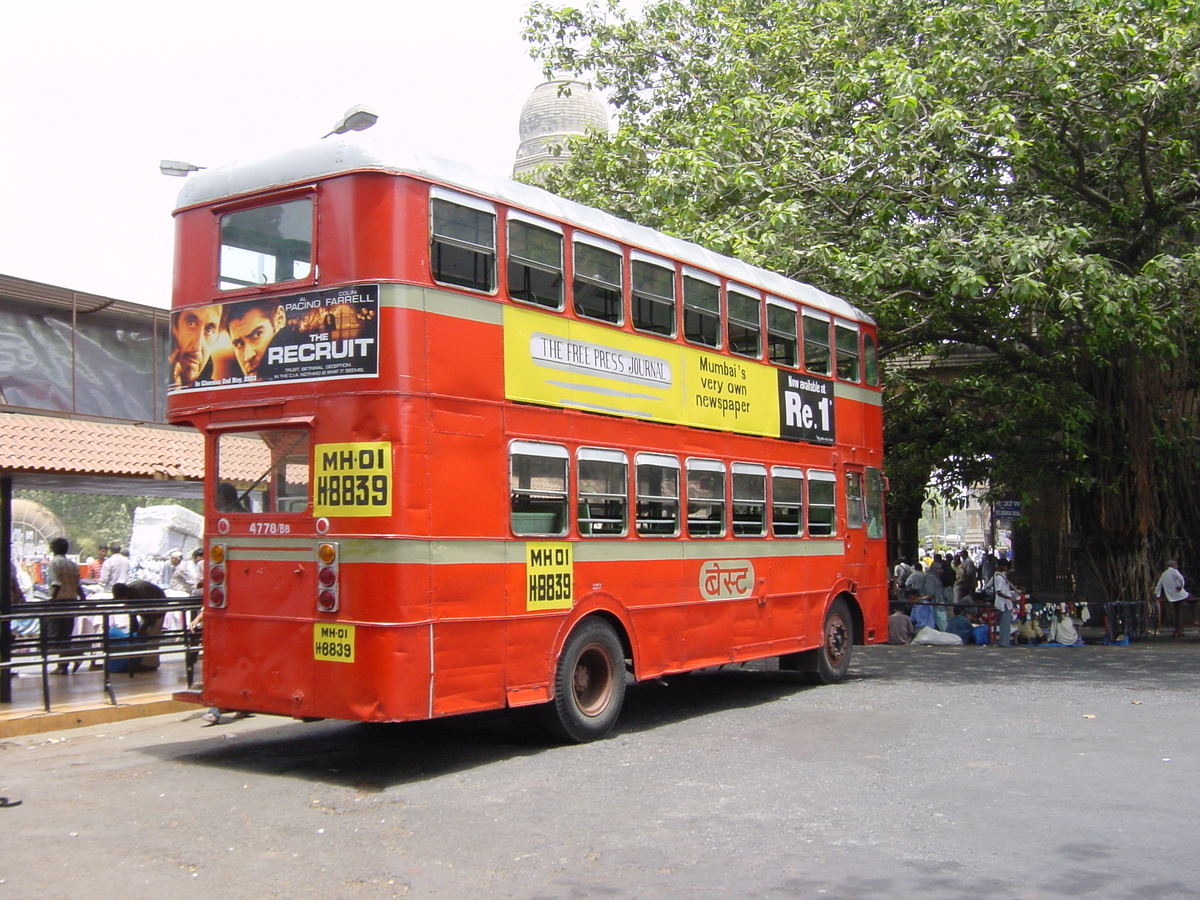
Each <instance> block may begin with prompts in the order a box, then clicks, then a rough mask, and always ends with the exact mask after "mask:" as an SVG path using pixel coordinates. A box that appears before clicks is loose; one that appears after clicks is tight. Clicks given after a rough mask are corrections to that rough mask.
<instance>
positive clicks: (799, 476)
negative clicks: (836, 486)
mask: <svg viewBox="0 0 1200 900" xmlns="http://www.w3.org/2000/svg"><path fill="white" fill-rule="evenodd" d="M783 479H786V480H789V481H795V482H797V484H798V485H799V491H798V496H799V500H797V501H795V502H793V501H791V500H786V501H781V500H779V499H778V498H777V497H776V495H775V484H776V482H777V481H780V480H783ZM770 488H771V493H770V503H771V535H772V536H773V537H776V538H780V539H784V540H786V539H788V538H800V537H804V535H805V534H807V533H808V529H807V527H806V526H807V525H808V521H807V518H806V512H805V510H806V505H805V500H806V499H807V495H806V492H807V486H806V484H805V478H804V470H803V469H799V468H796V467H794V466H772V467H771V484H770ZM781 504H783V505H784V508H786V509H795V510H796V522H795V528H796V532H795V534H781V533H780V530H779V527H778V523H779V522H780V521H781V517H780V516H779V515H777V514H776V509H778V508H779V507H780V505H781ZM789 525H790V523H789Z"/></svg>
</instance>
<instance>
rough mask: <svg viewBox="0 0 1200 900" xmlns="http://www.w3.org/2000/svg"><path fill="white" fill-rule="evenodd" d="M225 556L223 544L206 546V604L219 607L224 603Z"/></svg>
mask: <svg viewBox="0 0 1200 900" xmlns="http://www.w3.org/2000/svg"><path fill="white" fill-rule="evenodd" d="M225 556H226V548H225V545H224V544H211V545H210V546H209V548H208V577H207V581H208V605H209V606H215V607H217V608H221V607H223V606H224V605H225V602H226V596H225Z"/></svg>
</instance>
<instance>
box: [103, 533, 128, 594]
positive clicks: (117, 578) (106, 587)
mask: <svg viewBox="0 0 1200 900" xmlns="http://www.w3.org/2000/svg"><path fill="white" fill-rule="evenodd" d="M108 549H109V550H110V551H111V552H110V553H109V555H108V559H106V560H104V565H103V566H102V567H101V568H100V582H99V584H100V590H101V591H105V592H108V593H111V592H112V586H113V585H114V584H124V583H126V582H128V581H129V557H128V556H126V555H125V552H124V551H123V550H122V549H121V545H120V544H118V543H116V542H115V541H114V542H113V543H111V544H109V545H108Z"/></svg>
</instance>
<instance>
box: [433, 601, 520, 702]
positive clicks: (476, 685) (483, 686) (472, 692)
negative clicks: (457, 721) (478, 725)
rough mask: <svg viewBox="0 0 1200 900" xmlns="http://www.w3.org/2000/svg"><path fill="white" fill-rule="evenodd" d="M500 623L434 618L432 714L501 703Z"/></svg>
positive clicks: (501, 633) (502, 679) (489, 620)
mask: <svg viewBox="0 0 1200 900" xmlns="http://www.w3.org/2000/svg"><path fill="white" fill-rule="evenodd" d="M504 636H505V629H504V623H503V622H502V621H499V620H495V619H480V620H478V621H470V622H462V621H453V622H444V621H443V622H438V623H437V624H436V625H435V626H434V634H433V714H434V715H435V716H446V715H451V714H453V713H463V712H473V711H476V710H482V709H496V708H499V707H502V706H504V703H505V685H504V658H505V646H504Z"/></svg>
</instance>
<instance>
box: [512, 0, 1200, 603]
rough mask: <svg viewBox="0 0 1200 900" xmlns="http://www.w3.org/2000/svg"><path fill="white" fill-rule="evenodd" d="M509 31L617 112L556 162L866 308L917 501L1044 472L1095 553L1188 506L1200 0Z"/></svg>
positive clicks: (1183, 527)
mask: <svg viewBox="0 0 1200 900" xmlns="http://www.w3.org/2000/svg"><path fill="white" fill-rule="evenodd" d="M527 38H528V39H529V40H530V42H531V44H532V45H533V53H534V55H536V56H538V57H540V58H541V59H542V60H543V61H544V62H545V63H546V65H547V68H553V69H558V70H567V71H571V72H574V73H576V74H578V75H579V76H581V77H583V78H584V79H590V80H592V81H593V82H594V83H595V84H596V85H597V86H598V87H600V88H604V89H607V90H609V91H610V92H611V100H612V102H613V103H614V104H615V105H616V106H617V108H618V110H619V116H618V123H619V125H618V129H617V130H616V132H615V133H613V134H611V135H605V134H601V133H592V134H590V135H588V136H586V137H584V138H582V139H579V140H576V141H574V142H572V147H571V150H572V154H573V156H572V158H571V160H570V161H569V162H568V163H567V164H565V165H563V166H561V167H560V168H557V169H554V170H552V171H551V172H550V173H549V174H548V178H547V182H546V184H547V186H548V187H549V188H550V189H551V190H553V191H556V192H558V193H561V194H564V195H567V196H570V197H572V198H574V199H577V200H580V201H582V202H585V203H590V204H592V205H596V206H600V207H602V208H605V209H607V210H609V211H611V212H613V213H615V214H617V215H621V216H624V217H627V218H630V219H634V220H636V221H639V222H642V223H644V224H647V225H650V226H652V227H657V228H660V229H662V230H665V231H667V232H669V233H672V234H675V235H678V236H681V237H685V238H688V239H691V240H694V241H697V242H698V243H701V244H704V245H706V246H709V247H711V248H713V249H715V250H719V251H722V252H725V253H729V254H732V255H736V256H739V257H741V258H743V259H745V260H747V261H749V262H753V263H757V264H760V265H763V266H766V267H768V268H771V269H775V270H777V271H781V272H783V273H786V274H788V275H791V276H793V277H796V278H799V279H802V280H806V281H810V282H813V283H816V284H818V285H820V286H821V287H824V288H826V289H829V290H832V291H834V292H836V293H840V294H842V295H843V296H845V297H847V298H848V299H850V300H851V301H852V302H855V303H856V304H858V305H859V306H861V307H862V308H864V309H866V310H868V311H869V312H871V313H872V314H873V315H874V316H875V317H876V318H877V320H878V322H879V324H880V329H881V337H882V340H883V344H884V348H883V349H884V353H885V356H886V357H887V359H888V360H889V362H890V363H891V364H889V365H887V366H886V368H885V373H886V377H887V387H888V394H887V401H886V402H887V421H888V442H889V462H888V469H889V473H890V474H891V476H892V482H893V485H897V486H899V487H900V488H901V489H902V490H906V491H907V492H908V494H909V496H910V498H911V499H912V500H913V501H914V502H919V501H920V495H921V492H922V490H923V486H924V484H925V481H926V479H927V478H928V475H929V472H930V471H932V470H934V469H937V470H939V471H941V472H943V473H945V475H946V477H947V478H948V479H951V480H953V481H955V482H958V483H960V484H961V483H966V484H973V483H978V482H980V481H981V480H984V479H987V480H990V482H991V483H992V484H993V486H994V487H995V488H996V489H997V490H1004V491H1009V492H1015V493H1017V494H1020V495H1024V496H1027V497H1028V496H1036V494H1037V493H1038V490H1039V486H1040V485H1043V484H1045V482H1046V479H1054V480H1055V481H1056V482H1060V483H1062V484H1065V485H1066V486H1067V487H1068V488H1069V490H1070V491H1071V496H1072V498H1073V499H1072V509H1071V516H1072V522H1073V525H1074V527H1075V528H1076V530H1077V531H1078V532H1080V533H1081V534H1082V535H1083V536H1084V539H1085V550H1087V552H1089V553H1091V554H1092V556H1093V558H1094V561H1097V562H1096V564H1097V566H1099V567H1102V565H1103V564H1102V563H1101V562H1099V561H1098V560H1099V558H1100V556H1102V555H1103V554H1105V553H1108V552H1110V551H1112V550H1113V548H1115V547H1121V548H1130V547H1133V548H1136V551H1137V552H1138V553H1140V554H1142V558H1143V559H1144V556H1145V554H1146V553H1147V552H1152V553H1154V554H1156V555H1158V556H1161V555H1162V554H1163V553H1165V552H1166V551H1165V549H1164V548H1165V547H1166V545H1168V544H1170V543H1171V542H1172V540H1174V539H1175V538H1177V537H1178V536H1179V535H1181V534H1185V533H1200V521H1196V520H1195V516H1196V514H1195V513H1194V512H1192V510H1196V509H1200V502H1197V501H1200V496H1194V494H1196V489H1194V488H1192V487H1190V485H1191V484H1192V483H1193V482H1194V481H1195V479H1194V475H1195V474H1196V471H1197V469H1198V468H1200V456H1198V451H1197V450H1196V449H1195V445H1196V443H1197V442H1196V440H1195V436H1196V423H1195V415H1196V405H1197V404H1196V398H1195V396H1194V393H1193V392H1194V389H1195V380H1196V376H1195V373H1192V372H1191V371H1190V365H1189V360H1190V359H1191V358H1192V357H1193V356H1195V354H1196V352H1197V351H1198V350H1200V347H1197V340H1196V338H1197V334H1198V332H1200V329H1198V327H1197V326H1198V324H1200V322H1198V319H1200V289H1198V288H1200V280H1198V276H1200V249H1198V244H1197V236H1198V235H1200V99H1198V98H1200V5H1197V4H1193V3H1190V2H1184V0H1046V2H1041V3H1037V4H1029V3H1026V2H1017V0H986V2H985V0H957V2H932V0H870V2H867V0H659V2H652V3H649V4H648V5H647V6H646V7H645V9H644V11H643V12H642V13H641V14H640V16H630V15H628V14H626V13H625V12H623V11H622V10H621V8H620V6H619V4H618V3H616V2H615V0H609V2H608V3H607V4H604V5H601V4H591V5H589V6H587V7H584V8H569V9H561V10H556V9H553V8H551V7H550V6H549V5H547V4H545V3H541V2H535V3H534V4H533V6H532V7H531V9H530V14H529V18H528V20H527ZM914 359H924V360H928V361H932V363H933V364H932V365H925V364H922V365H919V366H915V367H914V366H912V365H911V364H902V362H901V361H902V360H903V361H910V362H911V360H914ZM943 362H953V363H954V366H953V367H952V368H948V367H947V366H945V365H941V364H940V363H943ZM1181 479H1187V482H1186V483H1187V484H1188V485H1189V487H1188V489H1187V490H1180V487H1179V486H1180V484H1181ZM1197 549H1198V551H1200V548H1197ZM1158 562H1159V560H1158V559H1156V560H1155V563H1156V564H1157V563H1158ZM1138 577H1141V576H1138ZM1135 580H1136V579H1135Z"/></svg>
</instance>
